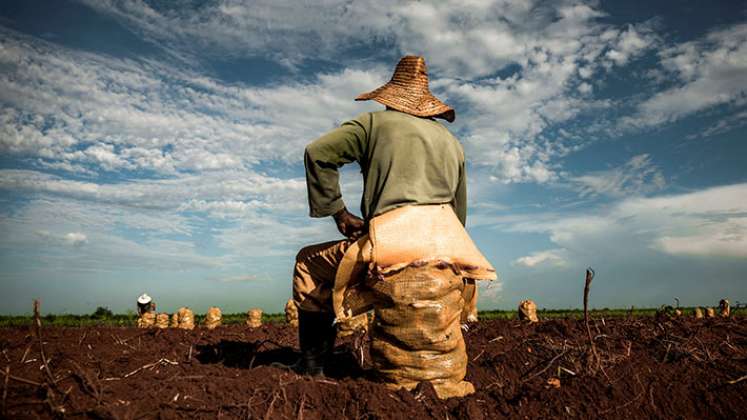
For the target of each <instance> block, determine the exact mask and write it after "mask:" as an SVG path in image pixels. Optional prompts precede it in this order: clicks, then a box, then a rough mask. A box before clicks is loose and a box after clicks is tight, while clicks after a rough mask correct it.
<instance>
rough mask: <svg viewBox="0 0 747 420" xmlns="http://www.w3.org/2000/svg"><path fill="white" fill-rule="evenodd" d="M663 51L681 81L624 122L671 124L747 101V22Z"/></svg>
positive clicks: (669, 67) (670, 72)
mask: <svg viewBox="0 0 747 420" xmlns="http://www.w3.org/2000/svg"><path fill="white" fill-rule="evenodd" d="M660 55H661V60H662V61H661V64H662V66H663V68H664V70H665V71H666V72H667V75H669V76H670V78H671V79H673V80H675V86H673V87H671V88H669V89H667V90H664V91H662V92H658V93H656V94H655V95H653V96H652V97H650V98H648V99H647V100H645V101H643V102H642V103H641V104H640V105H639V107H638V113H637V114H636V115H633V116H631V117H627V118H623V119H622V121H621V124H620V125H621V127H625V126H634V127H645V126H649V125H657V124H662V123H668V122H672V121H675V120H678V119H680V118H682V117H684V116H686V115H690V114H692V113H695V112H699V111H703V110H706V109H709V108H712V107H714V106H717V105H723V104H732V105H740V104H745V103H747V24H744V23H743V24H738V25H733V26H729V27H726V28H723V29H719V30H716V31H713V32H711V33H709V34H708V35H707V36H705V37H704V38H703V39H700V40H696V41H691V42H686V43H683V44H680V45H677V46H675V47H672V48H668V49H665V50H663V51H662V52H661V53H660Z"/></svg>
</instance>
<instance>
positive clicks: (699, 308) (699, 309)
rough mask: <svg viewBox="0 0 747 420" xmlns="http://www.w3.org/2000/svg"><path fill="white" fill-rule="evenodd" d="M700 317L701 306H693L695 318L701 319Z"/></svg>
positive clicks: (701, 315)
mask: <svg viewBox="0 0 747 420" xmlns="http://www.w3.org/2000/svg"><path fill="white" fill-rule="evenodd" d="M701 318H703V308H701V307H700V306H698V307H697V308H695V319H701Z"/></svg>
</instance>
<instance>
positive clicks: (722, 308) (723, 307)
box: [718, 299, 731, 318]
mask: <svg viewBox="0 0 747 420" xmlns="http://www.w3.org/2000/svg"><path fill="white" fill-rule="evenodd" d="M718 315H719V316H720V317H721V318H728V317H729V315H731V308H730V307H729V300H728V299H721V302H719V303H718Z"/></svg>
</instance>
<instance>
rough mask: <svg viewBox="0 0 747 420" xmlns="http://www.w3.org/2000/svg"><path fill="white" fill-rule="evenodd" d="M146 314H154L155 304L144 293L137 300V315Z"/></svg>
mask: <svg viewBox="0 0 747 420" xmlns="http://www.w3.org/2000/svg"><path fill="white" fill-rule="evenodd" d="M147 312H156V303H155V302H153V299H151V297H150V296H148V295H147V294H146V293H143V294H142V295H140V297H138V298H137V315H138V316H143V314H145V313H147Z"/></svg>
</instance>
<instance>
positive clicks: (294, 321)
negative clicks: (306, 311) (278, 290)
mask: <svg viewBox="0 0 747 420" xmlns="http://www.w3.org/2000/svg"><path fill="white" fill-rule="evenodd" d="M285 322H287V323H288V325H290V326H291V327H293V328H298V306H296V302H294V301H293V299H288V302H286V303H285Z"/></svg>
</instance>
